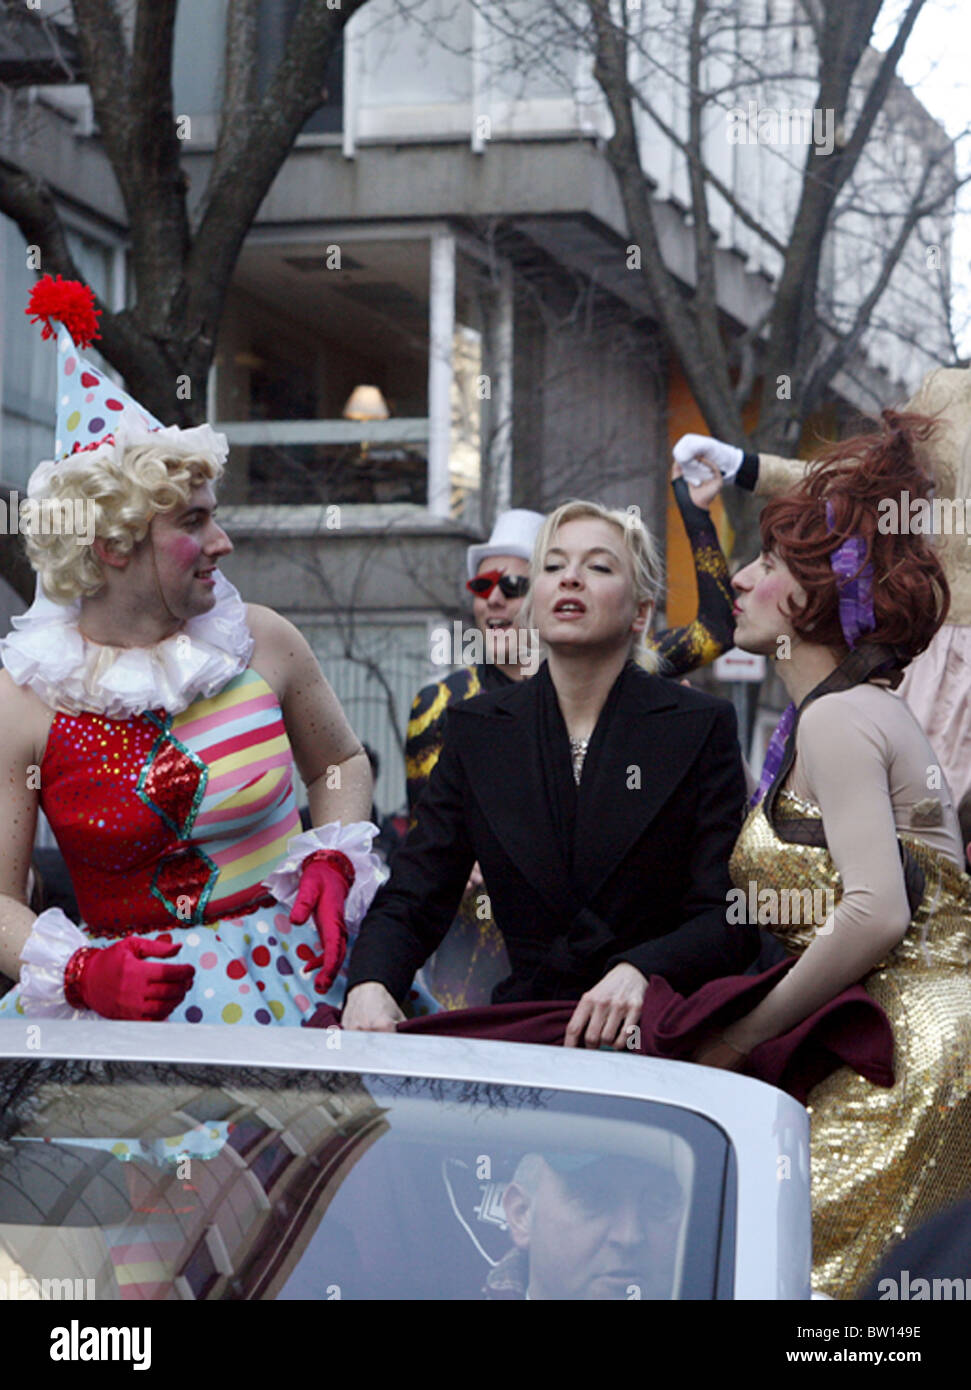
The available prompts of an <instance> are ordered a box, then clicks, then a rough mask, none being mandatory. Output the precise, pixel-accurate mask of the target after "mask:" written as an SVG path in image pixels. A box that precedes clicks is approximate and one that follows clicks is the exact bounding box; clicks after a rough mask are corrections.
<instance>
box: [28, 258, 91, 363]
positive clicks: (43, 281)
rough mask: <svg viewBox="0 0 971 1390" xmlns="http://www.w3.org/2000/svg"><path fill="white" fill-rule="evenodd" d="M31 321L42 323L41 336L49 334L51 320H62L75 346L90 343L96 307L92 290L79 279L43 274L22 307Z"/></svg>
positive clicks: (51, 332) (54, 331)
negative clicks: (24, 307) (25, 304)
mask: <svg viewBox="0 0 971 1390" xmlns="http://www.w3.org/2000/svg"><path fill="white" fill-rule="evenodd" d="M24 313H25V314H28V315H30V321H31V323H41V324H43V325H44V328H43V337H44V338H53V337H54V335H55V334H56V332H57V329H56V328H55V327H54V325H55V324H58V323H63V325H64V327H65V328H66V329H67V331H68V332H69V333H70V335H71V337H72V338H73V339H74V343H75V345H76V346H77V347H79V348H86V347H90V346H91V343H92V342H93V340H94V339H95V338H100V337H101V334H100V333H99V332H98V315H99V314H100V313H101V310H100V309H96V308H95V307H94V291H93V290H92V289H91V288H90V287H89V286H88V285H82V284H81V281H80V280H62V279H61V277H60V275H58V276H57V278H56V279H55V278H54V276H53V275H43V276H41V278H40V279H39V280H38V281H37V283H36V285H35V286H34V288H33V289H32V290H31V292H30V302H29V304H28V305H27V308H26V309H25V310H24Z"/></svg>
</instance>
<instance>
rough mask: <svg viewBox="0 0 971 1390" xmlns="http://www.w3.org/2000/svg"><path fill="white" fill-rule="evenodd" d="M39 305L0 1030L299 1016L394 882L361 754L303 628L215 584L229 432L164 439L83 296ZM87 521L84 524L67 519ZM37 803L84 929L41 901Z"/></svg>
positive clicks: (8, 722) (8, 780)
mask: <svg viewBox="0 0 971 1390" xmlns="http://www.w3.org/2000/svg"><path fill="white" fill-rule="evenodd" d="M27 313H28V314H30V315H31V316H32V318H33V319H34V321H35V322H39V323H40V324H41V325H42V327H43V335H44V337H45V338H50V339H52V348H51V350H52V351H54V350H56V351H57V354H58V404H57V437H56V442H55V448H54V454H53V458H52V459H51V460H50V461H47V462H44V463H41V464H40V466H39V467H38V468H37V469H36V470H35V471H34V473H33V475H32V477H31V479H30V483H29V486H28V503H27V504H26V505H25V507H24V508H23V524H22V529H24V530H26V532H27V534H26V544H27V552H28V555H29V557H30V560H31V563H32V565H33V566H34V568H35V570H36V572H37V576H38V585H37V597H36V600H35V602H34V604H33V606H32V607H31V608H30V609H29V611H28V612H27V613H26V614H25V615H24V616H23V617H21V618H15V619H14V630H13V632H11V633H10V635H9V636H8V637H6V638H5V639H3V641H2V642H0V654H2V660H3V666H4V670H3V671H2V672H0V727H2V729H3V741H2V746H0V759H2V764H3V766H2V773H0V823H2V824H3V826H4V837H3V842H2V846H0V970H2V971H3V972H4V973H5V974H7V975H9V976H10V977H11V978H13V979H14V980H16V981H18V983H17V985H16V987H15V988H14V989H13V990H12V991H11V992H10V993H9V994H8V995H7V996H6V997H5V998H4V999H3V1001H2V1003H0V1019H6V1020H10V1019H14V1018H16V1017H19V1016H24V1017H27V1018H30V1017H34V1016H46V1017H50V1016H55V1017H65V1018H70V1017H91V1016H95V1015H100V1016H102V1017H105V1018H114V1019H146V1020H147V1019H151V1020H160V1019H167V1018H171V1019H174V1020H177V1021H182V1022H190V1023H196V1022H203V1023H250V1024H265V1025H278V1024H282V1025H300V1024H303V1023H305V1022H307V1021H309V1019H310V1017H311V1015H312V1014H313V1012H314V1010H315V1008H316V1006H317V1004H318V1003H320V1002H321V1001H322V1000H323V999H325V998H326V999H327V1000H328V1002H331V1003H337V1002H339V1000H340V997H341V995H342V993H343V987H342V984H341V981H340V980H339V979H338V972H339V969H340V966H341V963H342V960H343V956H344V953H345V951H346V947H347V932H348V929H350V930H352V931H353V930H354V928H355V927H356V925H357V924H358V923H359V922H360V919H361V917H362V916H363V913H364V911H365V909H366V907H367V906H368V903H369V902H370V899H371V897H372V896H373V894H374V892H375V889H376V887H377V885H378V882H379V880H380V875H381V870H380V861H379V860H378V858H377V856H376V855H374V854H373V853H372V852H371V840H372V836H373V835H374V834H376V833H377V832H376V828H375V827H374V826H373V825H371V824H370V823H369V822H368V821H367V815H368V813H369V809H370V806H371V776H370V769H369V765H368V759H367V756H366V754H365V752H364V750H363V748H362V747H361V744H360V741H359V740H358V739H357V737H356V736H355V735H354V733H353V732H352V730H351V728H350V726H349V724H348V722H347V719H346V718H345V716H344V713H343V711H342V709H341V707H340V704H339V703H338V701H337V698H336V697H335V695H334V693H333V691H332V690H331V688H330V686H329V685H328V684H327V682H326V680H325V679H324V677H323V675H322V673H321V671H320V668H319V666H318V665H317V661H316V659H315V658H314V656H313V653H312V652H311V650H310V648H309V646H308V645H307V643H306V641H305V640H304V639H303V637H302V636H301V635H300V633H299V632H298V631H297V630H296V628H295V627H293V626H292V624H290V623H289V622H287V621H286V620H285V619H283V618H282V617H280V616H279V615H278V614H276V613H273V612H272V611H271V610H269V609H267V608H260V607H255V606H253V605H247V604H244V603H243V602H242V600H241V599H240V596H239V594H238V593H237V591H236V590H235V589H234V588H233V586H232V585H231V584H230V583H229V582H228V580H226V579H225V578H224V577H223V576H222V575H221V574H220V572H219V562H220V560H221V559H222V558H223V557H224V556H226V555H228V554H229V552H230V551H231V550H232V544H231V542H230V540H229V538H228V537H227V535H226V533H225V531H223V530H222V528H221V527H220V525H219V523H218V521H217V520H216V516H215V508H216V498H215V487H216V485H217V484H218V482H219V479H220V476H221V474H222V472H223V468H224V465H225V461H226V455H227V446H226V439H225V436H223V435H219V434H216V433H214V432H213V430H212V429H211V428H210V427H209V426H208V425H200V426H198V427H196V428H193V429H178V428H176V427H171V428H163V427H162V426H161V425H160V423H159V422H158V421H157V420H155V419H154V418H153V417H152V416H151V415H150V414H149V413H148V412H147V411H146V410H144V409H142V407H141V406H139V405H138V404H137V402H135V401H134V400H132V399H131V397H129V396H127V395H126V394H125V393H124V392H123V391H121V390H120V389H119V388H118V387H117V386H115V385H114V384H113V383H112V382H110V381H109V380H107V379H106V378H105V377H104V375H103V374H102V373H101V372H100V371H99V370H98V369H97V368H95V367H93V366H92V365H91V364H90V363H88V362H86V361H85V360H84V358H83V357H82V356H81V355H80V354H81V350H83V349H84V348H85V347H87V346H88V344H89V343H90V342H91V340H92V339H93V338H95V337H97V336H98V335H97V317H96V315H97V313H98V311H97V310H95V309H94V297H93V295H92V293H91V291H90V290H89V289H88V288H87V287H86V286H83V285H79V284H76V283H75V282H71V281H61V280H60V279H58V280H57V281H55V280H52V279H51V278H50V277H49V276H46V277H44V279H42V280H40V281H39V282H38V284H37V285H36V286H35V288H34V292H33V294H32V295H31V302H30V306H29V307H28V309H27ZM44 502H46V503H47V506H46V508H45V507H44V506H41V505H39V504H41V503H44ZM79 508H80V511H81V513H83V514H84V515H85V517H86V518H87V523H86V524H85V526H84V528H83V534H78V531H79V530H81V529H82V528H77V527H76V528H75V530H74V533H69V534H65V533H64V532H65V531H67V528H66V527H52V526H51V525H50V524H49V522H50V518H51V516H52V515H56V514H58V513H59V514H60V515H61V516H62V517H67V516H75V515H77V514H78V509H79ZM45 518H46V521H47V524H46V525H45ZM294 763H295V764H296V767H297V768H298V769H299V771H300V775H301V777H302V778H303V781H304V783H305V785H306V788H307V795H308V799H309V803H310V809H311V814H312V820H313V825H314V826H315V827H320V828H319V829H314V830H311V831H308V832H306V833H304V834H300V833H299V832H300V820H299V816H298V813H297V807H296V803H295V797H294V788H293V769H294ZM39 807H42V808H43V810H44V812H45V814H46V816H47V818H48V820H49V821H50V824H51V826H52V828H53V830H54V833H55V835H56V837H57V840H58V844H59V846H60V849H61V852H62V854H63V855H64V859H65V861H66V863H67V866H68V869H69V871H70V874H71V878H72V882H73V885H74V889H75V893H76V895H77V900H78V904H79V907H80V911H81V916H82V919H83V924H84V925H83V930H82V929H79V928H78V927H76V926H75V925H74V924H73V923H72V922H71V921H69V919H68V918H67V917H66V916H65V915H64V914H63V913H62V912H61V911H60V909H57V908H50V909H48V910H47V911H45V912H42V913H41V914H40V915H39V916H35V915H34V913H33V912H31V910H30V908H29V907H28V906H27V874H28V866H29V862H30V856H31V851H32V846H33V841H34V832H35V827H36V821H37V811H38V808H39Z"/></svg>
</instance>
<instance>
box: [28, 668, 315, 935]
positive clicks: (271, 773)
mask: <svg viewBox="0 0 971 1390" xmlns="http://www.w3.org/2000/svg"><path fill="white" fill-rule="evenodd" d="M41 804H42V806H43V809H44V813H45V814H46V816H47V818H48V820H49V821H50V823H51V828H52V829H53V831H54V834H55V836H56V837H57V842H58V845H59V847H60V850H61V853H62V854H63V855H64V859H65V862H66V864H67V867H68V871H69V873H70V875H71V881H72V883H73V885H74V891H75V893H76V895H77V899H78V906H79V908H80V910H81V916H82V918H83V920H84V923H85V925H86V926H87V928H88V930H89V931H90V932H91V933H92V935H123V934H127V933H129V932H132V931H140V930H142V931H150V930H156V929H159V928H165V927H178V926H183V927H185V926H189V925H191V924H192V923H201V922H211V921H216V920H218V919H219V918H220V917H224V916H230V915H233V914H234V913H239V912H241V911H246V910H250V909H252V907H254V906H255V905H257V904H258V903H260V902H266V901H267V894H266V891H265V890H264V889H262V888H261V886H260V880H261V879H262V878H263V877H264V876H265V875H266V873H268V872H269V870H270V869H271V868H272V867H273V866H274V864H275V862H276V861H277V860H278V859H279V858H280V856H281V855H282V854H283V853H284V851H285V848H286V841H287V839H288V838H289V836H290V835H292V834H295V833H296V832H297V831H298V830H299V816H298V815H297V811H296V805H295V802H294V797H293V787H292V757H291V754H290V747H289V743H288V741H287V738H286V733H285V730H284V728H283V722H282V716H281V714H280V708H279V705H278V704H277V701H276V698H275V696H274V695H273V693H272V691H271V690H270V689H269V687H268V686H267V685H266V683H265V681H263V679H262V677H260V676H258V675H257V674H256V672H255V671H252V670H247V671H244V672H243V673H242V675H240V676H238V677H237V678H236V679H235V680H233V681H231V682H230V683H229V685H227V686H226V687H225V688H224V689H223V690H222V691H220V693H219V694H218V695H217V696H215V697H213V698H212V699H209V700H202V699H199V700H196V701H195V702H194V703H193V704H192V705H190V706H189V708H188V709H187V710H185V711H184V712H183V713H182V714H180V715H177V716H175V718H174V719H173V717H172V716H170V715H166V714H165V712H164V711H163V710H157V711H146V712H145V713H143V714H138V715H133V716H131V717H130V718H128V719H106V718H105V717H104V716H102V715H98V714H79V715H68V714H64V713H58V714H56V715H55V717H54V721H53V723H52V725H51V729H50V734H49V737H48V741H47V748H46V751H45V754H44V760H43V763H42V765H41Z"/></svg>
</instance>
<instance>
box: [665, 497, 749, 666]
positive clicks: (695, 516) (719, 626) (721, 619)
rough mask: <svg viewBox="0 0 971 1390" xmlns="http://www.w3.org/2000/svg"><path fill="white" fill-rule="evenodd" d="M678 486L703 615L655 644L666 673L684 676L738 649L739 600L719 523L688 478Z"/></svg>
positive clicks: (668, 631) (666, 631) (668, 630)
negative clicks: (699, 503)
mask: <svg viewBox="0 0 971 1390" xmlns="http://www.w3.org/2000/svg"><path fill="white" fill-rule="evenodd" d="M673 487H674V496H675V499H676V501H677V503H678V510H679V511H680V512H681V517H682V520H683V521H684V529H685V531H686V532H687V534H688V541H689V543H690V545H691V553H692V555H693V557H694V562H695V576H696V578H697V581H698V615H697V617H696V618H695V619H694V621H693V622H691V623H688V624H687V626H686V627H671V628H666V629H665V630H664V631H663V632H659V633H658V634H657V635H656V637H655V638H654V640H653V642H652V644H651V645H652V646H653V647H654V650H655V651H656V652H657V653H658V655H659V656H660V657H661V658H662V661H663V663H664V664H663V667H662V670H663V673H664V675H667V676H683V675H686V674H687V672H688V671H694V670H695V669H696V668H697V667H699V666H707V665H708V664H709V662H712V661H714V660H715V657H717V656H721V654H722V652H724V651H727V650H728V649H729V647H730V646H731V645H732V641H733V638H734V633H735V620H734V618H733V617H732V608H733V606H734V600H733V599H732V590H731V585H730V583H729V575H728V565H727V563H726V560H725V556H724V554H723V553H722V548H721V546H720V545H719V543H718V533H717V531H716V530H715V524H714V522H713V521H712V519H711V517H710V515H709V514H708V512H706V511H705V509H704V508H703V507H696V506H695V504H694V503H693V502H692V500H691V494H690V492H689V491H688V485H687V483H686V482H685V481H684V479H683V478H676V479H675V481H674V483H673Z"/></svg>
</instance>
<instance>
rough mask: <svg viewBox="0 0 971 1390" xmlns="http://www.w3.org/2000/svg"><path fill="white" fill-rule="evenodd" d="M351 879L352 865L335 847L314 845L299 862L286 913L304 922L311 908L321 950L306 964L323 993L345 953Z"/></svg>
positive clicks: (293, 919)
mask: <svg viewBox="0 0 971 1390" xmlns="http://www.w3.org/2000/svg"><path fill="white" fill-rule="evenodd" d="M353 882H354V865H353V864H352V863H351V861H350V860H349V859H348V857H347V855H346V854H341V852H340V850H339V849H318V850H316V851H315V852H314V853H313V854H308V855H307V858H306V859H305V860H304V861H303V864H302V865H301V874H300V887H299V889H298V890H297V898H296V902H295V903H294V904H293V910H292V912H291V913H290V921H291V922H292V923H293V924H294V926H298V927H299V926H301V925H302V924H303V923H304V922H306V920H307V918H308V917H309V916H310V914H311V912H312V913H313V914H314V921H315V922H316V924H317V935H318V936H319V937H320V944H321V946H322V947H323V950H322V951H321V952H320V953H319V955H316V956H311V958H310V960H308V962H307V964H308V966H310V968H311V969H313V970H317V971H318V974H317V976H316V978H315V979H314V989H315V990H317V992H318V993H319V994H324V993H325V992H326V991H327V990H328V989H330V987H331V985H332V984H333V983H334V981H335V980H336V979H337V972H338V970H340V968H341V965H342V964H343V962H344V956H345V955H346V953H347V927H346V925H345V923H344V903H345V902H346V900H347V895H348V893H349V892H350V891H351V884H352V883H353Z"/></svg>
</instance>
